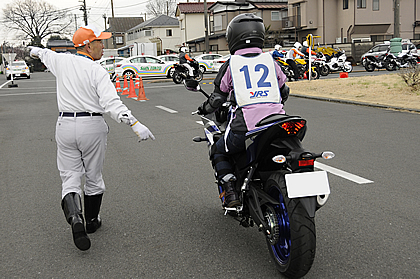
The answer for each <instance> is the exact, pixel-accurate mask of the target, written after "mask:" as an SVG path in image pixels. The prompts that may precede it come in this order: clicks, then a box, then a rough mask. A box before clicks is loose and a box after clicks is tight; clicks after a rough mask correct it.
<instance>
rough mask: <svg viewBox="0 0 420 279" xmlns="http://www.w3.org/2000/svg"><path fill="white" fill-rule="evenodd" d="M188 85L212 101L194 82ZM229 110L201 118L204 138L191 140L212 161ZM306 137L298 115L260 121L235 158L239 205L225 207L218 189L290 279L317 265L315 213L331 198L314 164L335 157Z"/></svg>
mask: <svg viewBox="0 0 420 279" xmlns="http://www.w3.org/2000/svg"><path fill="white" fill-rule="evenodd" d="M184 85H185V87H186V88H187V89H188V90H190V91H196V92H201V93H202V94H203V95H205V96H206V97H207V98H208V97H209V95H208V94H207V93H206V92H205V91H204V90H202V89H201V87H200V85H199V83H198V82H197V81H195V80H187V81H185V82H184ZM229 109H231V104H230V103H229V102H227V103H224V104H223V105H222V106H221V108H219V109H218V110H216V111H215V112H213V113H210V114H208V115H201V119H202V121H203V124H204V134H205V137H201V136H197V137H195V138H194V139H193V141H195V142H206V143H207V144H208V148H209V153H210V158H211V157H212V154H213V152H214V148H215V146H214V145H215V143H216V142H217V141H218V139H220V138H221V137H223V136H224V133H225V129H226V120H227V115H228V111H229ZM197 113H198V111H196V112H193V114H197ZM305 132H306V120H305V119H303V118H301V117H299V116H289V115H283V114H273V115H270V116H268V117H266V118H265V119H262V120H261V121H260V122H259V123H258V124H257V128H256V129H255V130H252V131H249V132H248V133H247V134H246V146H247V147H246V150H245V151H243V152H242V153H239V154H236V155H234V156H232V159H231V160H232V163H233V165H234V168H235V171H234V175H235V176H236V178H237V183H236V187H237V189H236V191H237V192H238V193H240V194H239V200H240V205H239V206H236V207H233V208H227V207H223V199H224V197H223V194H222V193H223V189H222V186H221V185H218V190H219V194H220V196H219V197H220V198H221V199H222V207H223V209H224V211H225V215H226V214H228V215H230V216H233V218H235V219H236V220H237V221H239V223H240V225H242V226H243V227H254V226H255V227H256V228H257V229H258V230H259V231H260V232H262V233H263V235H264V237H265V240H266V243H267V247H268V250H269V253H270V255H271V257H272V259H273V260H274V263H275V265H276V267H277V269H278V270H279V271H280V273H282V274H283V275H285V276H287V277H292V278H296V277H302V276H304V275H305V274H306V273H308V272H309V270H310V268H311V266H312V264H313V261H314V258H315V250H316V249H315V248H316V233H315V213H316V211H317V210H318V209H319V208H321V207H322V206H323V205H324V204H325V203H326V201H327V199H328V197H329V194H330V188H329V182H328V176H327V173H326V172H325V171H315V170H314V162H315V160H316V159H318V158H324V159H331V158H333V157H334V153H333V152H329V151H325V152H322V153H314V152H311V151H309V150H307V149H305V148H304V147H303V146H302V139H303V137H304V135H305Z"/></svg>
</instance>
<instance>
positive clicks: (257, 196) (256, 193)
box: [246, 187, 279, 232]
mask: <svg viewBox="0 0 420 279" xmlns="http://www.w3.org/2000/svg"><path fill="white" fill-rule="evenodd" d="M247 195H248V196H247V198H246V202H247V204H248V208H249V214H250V215H251V218H252V219H253V220H254V222H255V223H256V224H257V225H258V227H259V228H260V229H263V231H264V232H268V231H269V228H268V225H267V223H266V222H265V220H264V215H263V212H262V210H261V206H262V205H263V204H266V203H270V204H272V205H279V202H278V201H276V200H275V199H273V198H272V197H270V196H269V195H268V194H267V193H265V192H264V191H262V190H261V189H257V188H254V187H250V188H249V191H248V193H247Z"/></svg>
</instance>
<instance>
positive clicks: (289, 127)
mask: <svg viewBox="0 0 420 279" xmlns="http://www.w3.org/2000/svg"><path fill="white" fill-rule="evenodd" d="M305 123H306V121H305V120H301V121H290V122H285V123H283V124H281V127H282V128H283V129H284V130H285V131H286V132H287V134H288V135H296V134H297V132H299V130H300V129H302V128H303V127H304V126H305Z"/></svg>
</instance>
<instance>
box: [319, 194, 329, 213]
mask: <svg viewBox="0 0 420 279" xmlns="http://www.w3.org/2000/svg"><path fill="white" fill-rule="evenodd" d="M329 196H330V195H329V194H326V195H318V196H316V210H318V209H320V208H321V207H323V206H324V204H326V203H327V200H328V197H329Z"/></svg>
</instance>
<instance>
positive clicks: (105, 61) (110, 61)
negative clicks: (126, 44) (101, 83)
mask: <svg viewBox="0 0 420 279" xmlns="http://www.w3.org/2000/svg"><path fill="white" fill-rule="evenodd" d="M123 59H124V57H106V58H102V59H100V60H98V61H96V62H97V63H99V64H100V65H101V66H102V67H104V68H105V70H107V71H108V74H109V77H110V78H111V79H112V80H114V79H115V69H114V67H115V65H116V64H117V63H118V62H120V61H122V60H123Z"/></svg>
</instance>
